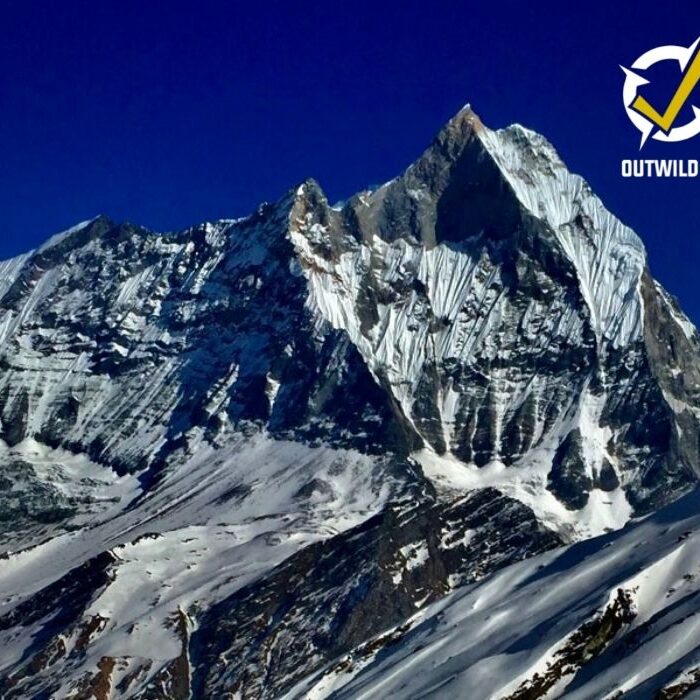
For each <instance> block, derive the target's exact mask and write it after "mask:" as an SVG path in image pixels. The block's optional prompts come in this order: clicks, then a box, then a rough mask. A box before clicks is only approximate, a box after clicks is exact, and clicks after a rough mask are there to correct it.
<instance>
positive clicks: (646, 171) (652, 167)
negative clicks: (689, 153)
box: [622, 159, 698, 177]
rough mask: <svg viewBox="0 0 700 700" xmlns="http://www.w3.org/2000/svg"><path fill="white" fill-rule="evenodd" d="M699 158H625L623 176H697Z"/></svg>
mask: <svg viewBox="0 0 700 700" xmlns="http://www.w3.org/2000/svg"><path fill="white" fill-rule="evenodd" d="M697 176H698V161H697V160H675V159H671V160H653V159H649V160H638V159H635V160H623V161H622V177H697Z"/></svg>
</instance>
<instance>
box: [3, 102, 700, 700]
mask: <svg viewBox="0 0 700 700" xmlns="http://www.w3.org/2000/svg"><path fill="white" fill-rule="evenodd" d="M0 438H1V441H2V442H0V454H2V462H0V486H1V488H0V548H1V550H2V551H3V552H4V554H2V557H3V559H2V560H0V648H3V649H5V650H6V651H5V652H2V653H0V689H2V691H1V692H2V694H3V697H7V698H15V697H16V698H23V697H57V698H63V697H66V698H67V697H70V698H88V697H97V698H112V697H129V698H144V699H145V698H187V697H190V696H191V697H211V698H219V697H231V698H256V699H263V698H265V699H267V698H278V697H280V698H281V697H287V698H290V699H291V698H293V697H299V698H301V697H313V698H321V697H331V696H332V697H335V695H334V693H335V692H336V691H337V692H342V691H341V690H340V688H342V686H343V685H344V683H345V682H346V681H347V682H349V681H350V680H351V679H352V678H353V677H354V675H355V674H356V673H357V672H358V671H359V670H361V669H362V668H364V667H365V666H366V665H368V664H371V663H372V661H373V660H374V659H375V658H377V655H381V654H382V653H383V651H382V650H385V649H386V648H388V647H390V646H392V645H395V644H398V643H401V640H402V639H403V637H404V636H405V635H408V634H409V631H410V629H411V626H412V624H413V622H412V621H413V620H414V618H415V616H416V615H420V614H422V613H421V611H423V610H424V609H427V608H428V607H429V606H431V605H437V604H439V601H440V600H441V599H443V598H445V597H447V598H448V599H449V597H450V596H452V595H457V593H453V591H455V589H460V592H461V590H462V589H463V588H464V587H465V586H466V587H468V586H475V585H479V582H484V581H488V580H489V578H490V577H492V576H494V575H495V574H494V572H496V571H497V570H499V569H503V568H504V567H506V566H509V565H515V566H518V565H517V564H515V563H516V562H519V561H520V560H523V559H530V558H532V557H536V556H545V555H543V554H542V553H543V552H547V551H549V550H554V549H556V548H558V547H561V546H563V545H565V544H566V543H569V542H573V541H575V540H582V539H586V538H589V537H591V536H597V535H601V534H603V533H606V532H612V531H614V530H617V529H619V528H623V527H624V526H625V525H626V524H627V522H628V521H629V520H630V519H633V518H635V517H637V516H641V515H645V514H648V513H651V512H652V511H657V510H659V509H661V508H663V507H665V506H669V507H671V508H672V507H673V506H672V505H670V504H673V503H674V502H675V501H677V500H678V499H679V498H681V496H683V495H684V494H686V493H688V492H690V491H692V490H693V489H694V488H695V487H696V484H697V481H698V475H699V474H700V336H699V335H698V333H697V332H696V330H695V328H694V327H693V326H692V324H691V323H690V322H689V321H688V319H687V318H686V317H685V316H684V315H683V313H682V312H681V310H680V309H679V307H678V305H677V303H676V302H675V300H674V299H672V298H671V297H670V296H669V295H668V294H667V293H666V292H665V291H664V290H663V288H662V287H661V286H660V285H659V284H658V283H657V282H656V281H655V280H654V279H653V278H652V276H651V273H650V271H649V267H648V265H647V260H646V254H645V251H644V247H643V244H642V242H641V241H640V239H639V238H638V237H637V235H636V234H635V233H634V232H633V231H631V230H630V229H629V228H627V227H625V226H624V225H623V224H622V223H621V222H620V221H619V220H618V219H616V218H615V217H614V216H613V215H612V214H611V213H610V212H608V211H607V210H606V209H605V207H604V206H603V204H602V203H601V202H600V200H599V199H598V198H597V197H596V196H595V195H594V194H593V193H592V191H591V190H590V188H589V186H588V185H587V183H586V182H585V181H584V180H583V179H582V178H580V177H579V176H577V175H573V174H571V173H570V172H569V171H568V170H567V168H566V167H565V165H564V164H563V163H562V161H561V160H560V158H559V157H558V155H557V154H556V152H555V151H554V149H553V148H552V146H551V145H550V144H549V143H548V142H547V141H546V140H545V139H544V138H543V137H541V136H539V135H538V134H535V133H533V132H532V131H529V130H528V129H525V128H523V127H521V126H519V125H514V126H511V127H508V128H506V129H502V130H498V131H494V130H490V129H488V128H487V127H485V126H484V125H483V124H482V123H481V121H480V120H479V118H478V117H477V116H476V115H475V114H474V112H473V111H472V110H471V109H470V108H468V107H466V108H464V109H463V110H461V111H460V112H459V113H458V114H457V115H456V116H455V117H454V118H453V119H452V120H451V121H450V122H449V123H448V124H447V125H446V126H445V127H444V128H443V129H442V130H441V131H440V133H439V134H438V135H437V137H436V138H435V140H434V141H433V142H432V143H431V144H430V146H429V147H428V148H427V150H426V151H425V152H424V153H423V154H422V156H421V157H420V158H419V159H418V160H417V161H416V162H415V163H413V164H412V165H411V166H410V167H409V168H408V169H407V170H406V171H405V172H404V173H403V174H402V175H400V176H399V177H397V178H395V179H394V180H392V181H390V182H388V183H386V184H384V185H382V186H381V187H379V188H377V189H374V190H368V191H363V192H360V193H359V194H357V195H356V196H354V197H352V198H351V199H349V200H348V201H347V202H345V203H343V204H342V205H337V206H331V205H330V204H329V202H328V201H327V199H326V197H325V195H324V193H323V191H322V190H321V188H320V186H319V185H318V184H317V183H316V182H314V181H312V180H309V181H306V182H304V183H303V184H301V185H300V186H299V187H297V188H295V189H293V190H292V191H290V192H289V193H288V194H287V195H285V196H284V197H282V198H281V199H280V200H279V201H278V202H276V203H274V204H263V205H261V206H260V207H259V208H258V210H257V211H256V212H255V213H254V214H252V215H251V216H249V217H247V218H244V219H238V220H224V221H217V222H213V223H206V224H203V225H201V226H196V227H194V228H190V229H187V230H185V231H183V232H179V233H168V234H159V233H153V232H150V231H148V230H146V229H143V228H140V227H138V226H134V225H131V224H115V223H113V222H112V221H110V220H109V219H107V218H106V217H98V218H96V219H93V220H91V221H88V222H85V223H83V224H80V225H78V226H76V227H74V228H73V229H71V230H69V231H67V232H64V233H62V234H58V235H57V236H54V237H53V238H52V239H50V240H49V241H48V242H47V243H46V244H44V245H43V246H42V247H40V248H39V249H37V250H35V251H33V252H31V253H29V254H27V255H24V256H21V257H19V258H15V259H13V260H9V261H7V262H4V263H0ZM628 539H629V537H628ZM572 551H577V550H575V549H574V550H572ZM546 556H550V555H546ZM533 561H534V560H533ZM469 590H471V589H469ZM513 595H515V594H513ZM620 600H622V599H620ZM626 600H627V599H626V598H625V599H624V601H626ZM134 601H137V602H136V603H134ZM624 601H623V602H624ZM625 604H626V603H625ZM431 609H432V608H431ZM615 610H617V608H616V609H615ZM628 612H629V611H627V612H626V613H625V615H624V616H623V618H621V619H622V622H621V623H620V624H623V623H624V624H628V623H629V622H631V620H632V618H633V616H630V614H628ZM611 614H613V613H611ZM615 614H616V613H615ZM628 618H629V619H628ZM606 619H607V618H606ZM426 624H428V623H426ZM606 624H607V622H606ZM586 629H588V628H586ZM430 634H431V635H432V634H434V630H433V629H431V632H430ZM154 639H155V640H159V642H160V643H159V644H157V645H154V644H153V640H154ZM601 649H602V647H601ZM470 653H472V654H473V652H470ZM499 653H501V651H499ZM402 663H408V662H407V661H406V660H405V659H404V658H403V657H402ZM319 674H320V675H319ZM341 677H346V681H343V682H341V681H339V680H338V679H339V678H341ZM699 677H700V674H699ZM309 679H315V680H314V681H313V683H314V684H315V685H314V684H311V685H309V683H310V682H311V681H310V680H309ZM319 679H320V680H319ZM331 680H332V682H331ZM511 680H513V679H511ZM530 680H532V679H530ZM555 680H558V676H557V678H556V679H554V678H553V677H552V683H551V684H549V685H547V684H540V685H538V682H535V681H532V682H530V681H528V683H530V684H529V685H527V687H526V690H527V692H529V693H530V694H529V695H527V697H532V698H535V697H541V696H543V695H544V694H545V693H546V692H549V690H550V689H551V687H553V685H554V682H555ZM545 685H546V687H545ZM360 687H361V684H359V685H358V688H360ZM524 687H525V686H524ZM538 687H539V688H540V689H542V688H544V690H543V691H542V693H541V694H537V692H536V688H538ZM660 687H661V686H659V688H660ZM533 688H535V690H533ZM348 692H349V691H348ZM357 692H358V693H359V692H360V691H359V690H358V691H357ZM395 692H396V693H397V694H396V695H392V697H407V698H408V697H412V695H411V689H410V687H404V686H402V689H398V690H396V691H395ZM422 692H425V693H428V695H429V693H430V692H432V691H429V689H428V690H426V689H425V688H424V689H423V691H422ZM440 692H442V691H440ZM484 692H486V691H484ZM494 692H495V691H494V690H493V689H490V690H489V691H488V693H487V694H486V695H484V696H483V697H497V695H493V693H494ZM523 692H525V691H523ZM436 693H437V694H436V697H438V696H440V693H439V692H437V691H436ZM428 695H421V697H427V696H428ZM346 696H347V697H351V696H352V695H347V693H346V694H345V695H342V694H341V695H339V697H346ZM358 696H359V695H358ZM441 697H450V695H449V693H448V694H446V695H442V696H441ZM475 697H477V696H475ZM479 697H481V696H479ZM504 697H505V695H504ZM514 697H515V696H514ZM518 697H520V696H518ZM522 697H525V695H523V696H522Z"/></svg>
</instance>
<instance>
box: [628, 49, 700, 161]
mask: <svg viewBox="0 0 700 700" xmlns="http://www.w3.org/2000/svg"><path fill="white" fill-rule="evenodd" d="M698 47H700V38H699V39H698V40H697V41H696V42H695V43H694V44H693V45H692V46H689V47H688V48H685V47H683V46H659V47H657V48H655V49H651V50H650V51H647V52H646V53H644V54H642V55H641V56H640V57H639V58H638V59H637V60H636V61H635V62H634V63H633V64H632V66H631V69H629V68H625V67H624V66H620V68H622V70H623V71H624V72H625V76H626V78H625V85H624V87H623V89H622V99H623V102H624V105H625V109H626V110H627V116H628V117H629V118H630V121H631V122H632V123H633V124H634V125H635V126H636V127H637V128H638V129H639V130H640V131H641V132H642V142H641V145H640V146H639V148H640V150H641V148H642V146H644V144H645V143H646V141H647V139H648V138H649V136H651V138H653V139H655V140H656V141H665V142H673V141H686V140H687V139H690V138H693V137H694V136H697V135H698V134H700V108H698V107H696V106H694V105H692V109H693V113H694V115H695V117H694V118H693V119H691V120H690V121H689V122H687V123H686V124H681V125H677V124H676V120H677V118H678V116H679V114H680V113H681V110H682V109H683V107H684V106H685V104H686V102H687V101H688V98H689V97H690V95H691V93H692V92H693V89H694V88H695V86H696V85H697V84H698V82H699V81H700V50H699V48H698ZM660 61H677V62H678V65H679V66H680V72H681V78H680V83H679V85H678V87H677V88H676V90H675V92H674V94H673V97H672V98H671V101H670V102H669V103H668V106H667V107H666V108H665V109H664V110H663V112H661V111H659V109H657V107H658V105H657V107H653V106H652V105H651V104H649V102H647V100H646V99H645V98H644V97H642V96H641V95H640V94H639V88H640V87H641V86H642V85H646V84H647V83H649V81H648V80H647V79H646V78H644V77H642V76H641V75H638V74H637V73H635V72H634V71H644V70H647V69H648V68H651V67H652V66H653V65H655V64H657V63H659V62H660Z"/></svg>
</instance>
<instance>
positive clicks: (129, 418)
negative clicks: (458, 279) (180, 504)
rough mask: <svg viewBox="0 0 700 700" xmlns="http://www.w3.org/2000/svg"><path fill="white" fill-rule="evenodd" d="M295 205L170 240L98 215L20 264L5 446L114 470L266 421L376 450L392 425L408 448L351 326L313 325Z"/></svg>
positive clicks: (5, 316)
mask: <svg viewBox="0 0 700 700" xmlns="http://www.w3.org/2000/svg"><path fill="white" fill-rule="evenodd" d="M290 206H291V202H290V201H287V200H283V201H281V202H280V203H278V205H276V206H263V207H261V209H260V210H259V211H258V212H257V213H256V214H255V215H253V216H252V217H250V218H248V219H246V220H244V221H241V222H219V223H217V224H206V225H204V226H201V227H198V228H195V229H192V230H189V231H186V232H184V233H182V234H176V235H158V236H156V235H153V234H149V233H148V232H146V231H144V230H143V229H138V228H135V227H133V226H130V225H120V226H118V225H114V224H112V223H111V222H110V221H108V220H106V219H104V218H99V219H96V220H94V221H92V222H89V223H87V224H85V225H83V226H82V227H80V228H79V229H77V230H75V231H72V232H69V234H68V235H66V236H65V237H62V238H59V239H58V240H56V241H54V242H53V243H50V244H49V245H47V246H44V247H43V248H42V249H40V250H39V251H37V252H36V253H34V254H33V255H31V256H29V257H28V258H26V259H22V260H20V261H18V262H17V263H16V264H15V265H12V266H10V271H9V273H8V277H6V278H5V280H4V283H5V285H6V286H7V287H8V288H7V290H6V292H5V294H4V295H3V296H2V298H1V299H0V353H2V354H1V356H0V365H1V366H2V368H3V371H2V373H1V376H0V417H1V420H2V438H3V439H4V440H5V442H6V443H7V444H8V445H9V446H14V445H17V444H18V443H19V442H21V441H22V440H24V439H25V438H33V439H36V440H38V441H39V442H42V443H44V444H47V445H50V446H55V447H57V446H61V447H67V448H69V449H73V450H75V451H86V452H88V453H89V454H90V455H91V457H92V458H93V459H95V460H96V461H99V462H102V463H104V464H107V465H111V466H113V467H115V468H116V469H117V470H119V471H120V472H127V471H131V472H134V471H142V470H143V469H145V468H147V467H154V468H155V469H157V468H158V467H159V466H161V465H162V464H164V463H166V462H167V461H168V459H169V457H170V456H171V455H172V454H173V453H175V452H178V451H179V452H181V453H182V452H184V453H185V454H186V453H188V452H189V453H191V452H192V451H193V449H194V446H196V444H198V441H199V440H200V439H205V440H207V441H208V442H209V443H214V444H217V443H222V442H226V439H227V438H226V436H227V435H228V434H230V433H231V432H232V431H234V430H238V431H240V430H241V429H243V428H244V427H245V426H246V425H255V424H263V423H264V424H266V425H268V427H269V430H270V432H272V433H273V434H275V435H279V436H285V435H287V434H292V433H293V434H295V435H297V436H299V437H302V438H303V439H306V440H318V439H323V440H324V441H325V442H330V443H333V442H334V441H337V442H339V441H342V442H343V444H345V445H346V446H352V445H353V444H354V443H357V444H360V445H361V446H362V447H363V448H364V449H366V450H368V451H372V450H373V449H374V450H375V451H376V449H377V448H378V444H379V438H378V429H379V426H380V425H381V424H382V423H388V424H389V425H388V427H386V428H385V429H383V430H382V439H381V444H382V446H385V445H386V444H387V442H388V441H389V437H387V436H386V435H384V433H385V432H386V433H392V431H394V433H393V434H394V436H395V441H396V444H397V445H399V444H400V445H402V446H403V445H405V444H407V443H406V441H405V440H403V439H401V435H400V429H399V428H398V427H396V428H394V427H392V425H391V423H392V413H391V410H390V407H389V406H388V403H387V400H386V397H385V396H383V394H382V392H381V390H380V389H379V387H377V386H376V384H375V383H374V381H373V380H372V378H371V376H370V375H369V373H368V372H367V371H366V369H365V367H364V365H363V363H362V361H361V358H360V357H359V356H358V354H357V352H356V351H355V349H354V348H353V347H352V345H351V344H350V343H349V342H348V340H347V338H346V337H345V335H344V334H343V333H341V332H335V333H328V334H326V335H324V336H317V335H314V333H313V327H312V324H311V320H310V318H309V314H308V312H307V311H306V310H305V309H304V299H305V283H304V280H303V279H302V278H300V277H299V276H298V275H295V270H294V267H293V259H292V255H291V252H292V251H291V246H289V244H288V242H287V241H286V239H285V231H286V226H287V218H288V212H289V208H290ZM339 392H340V393H341V394H342V396H343V397H344V399H345V400H344V401H343V402H340V401H338V395H339ZM350 397H357V400H358V401H359V402H361V404H360V405H358V404H353V403H352V402H351V401H348V400H347V399H348V398H350ZM304 407H306V408H304ZM334 419H335V420H334ZM341 433H342V435H341ZM353 436H354V437H353ZM358 436H361V438H359V437H358Z"/></svg>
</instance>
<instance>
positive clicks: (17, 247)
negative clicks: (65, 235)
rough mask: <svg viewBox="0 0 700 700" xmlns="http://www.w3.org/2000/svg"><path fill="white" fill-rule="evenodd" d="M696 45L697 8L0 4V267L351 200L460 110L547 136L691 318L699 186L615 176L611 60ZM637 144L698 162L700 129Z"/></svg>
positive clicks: (204, 1)
mask: <svg viewBox="0 0 700 700" xmlns="http://www.w3.org/2000/svg"><path fill="white" fill-rule="evenodd" d="M699 35H700V3H698V2H697V1H695V0H692V1H691V0H685V2H663V3H661V2H622V1H620V2H600V3H595V2H592V1H587V2H564V1H563V0H561V1H560V2H556V3H554V2H546V3H545V2H525V1H524V0H521V1H520V2H517V3H516V2H510V1H509V0H499V2H496V3H489V2H484V0H480V1H479V2H470V1H468V0H463V1H462V2H449V3H448V2H431V3H427V2H420V3H413V2H408V1H405V2H396V3H382V2H378V1H377V2H361V1H355V2H352V3H342V2H329V1H327V2H324V3H320V2H312V1H310V0H306V1H305V2H294V3H292V2H289V3H265V2H246V3H239V2H233V1H230V2H214V1H210V0H198V2H191V3H185V2H177V1H176V0H171V1H170V2H167V3H166V2H145V1H143V0H141V1H140V2H132V1H131V0H120V1H119V2H114V1H113V0H100V1H99V2H88V0H83V1H81V2H78V1H77V0H60V1H59V0H35V1H34V2H28V1H27V0H0V212H1V213H2V234H1V236H0V258H5V257H9V256H12V255H15V254H17V253H19V252H22V251H26V250H28V249H30V248H32V247H33V246H35V245H36V244H37V243H39V242H40V241H42V240H43V239H45V238H47V237H48V236H49V235H50V234H52V233H54V232H56V231H59V230H62V229H64V228H67V227H69V226H70V225H72V224H74V223H76V222H78V221H81V220H84V219H86V218H90V217H92V216H94V215H96V214H98V213H104V214H107V215H108V216H110V217H111V218H113V219H115V220H118V221H121V220H129V221H133V222H136V223H140V224H143V225H145V226H148V227H151V228H154V229H158V230H170V229H174V228H181V227H184V226H187V225H190V224H193V223H196V222H199V221H203V220H207V219H209V220H211V219H215V218H230V217H236V216H241V215H244V214H247V213H249V212H250V211H251V210H252V209H253V208H254V207H255V206H256V205H257V204H258V203H259V202H260V201H263V200H274V199H276V198H278V197H279V196H281V195H282V194H283V193H284V192H285V191H286V190H287V189H289V188H290V187H291V186H292V185H294V184H295V183H297V182H299V181H301V180H303V179H304V178H306V177H314V178H316V179H317V180H318V181H319V182H320V183H321V185H322V187H323V188H324V189H325V191H326V193H327V194H328V197H329V199H331V200H337V199H342V198H345V197H346V196H348V195H350V194H352V193H354V192H355V191H357V190H359V189H361V188H363V187H365V186H367V185H370V184H374V183H380V182H383V181H385V180H387V179H389V178H391V177H393V176H394V175H396V174H397V173H399V172H400V171H401V170H402V169H403V168H404V167H405V166H406V165H408V164H409V163H410V162H411V161H412V160H414V159H415V158H416V157H417V156H418V155H419V153H420V152H421V151H422V149H423V148H424V147H425V146H426V145H427V143H428V142H429V141H430V139H431V138H432V137H433V135H434V134H435V133H436V132H437V131H438V129H439V128H440V127H441V126H442V124H443V123H444V122H445V121H446V120H447V119H449V117H450V116H452V114H454V113H455V112H456V111H457V110H458V109H459V108H460V107H461V106H462V105H463V104H464V103H465V102H471V104H472V106H473V107H474V109H475V110H476V111H477V113H478V114H479V115H480V116H481V118H482V120H483V121H484V122H485V123H486V124H487V125H488V126H493V127H500V126H505V125H507V124H509V123H512V122H520V123H522V124H524V125H525V126H528V127H531V128H533V129H535V130H537V131H540V132H542V133H543V134H545V135H546V136H547V137H548V138H549V139H550V140H551V141H552V142H553V143H554V145H555V146H556V147H557V149H558V150H559V152H560V154H561V155H562V157H563V158H564V160H565V161H566V162H567V164H568V165H569V167H570V168H571V169H572V170H574V171H576V172H579V173H581V174H582V175H584V176H585V177H586V178H587V179H588V181H589V182H590V183H591V186H592V187H593V189H594V190H595V191H596V192H597V193H598V194H599V195H600V196H601V197H602V198H603V200H604V201H605V202H606V204H607V205H608V207H609V208H610V209H612V210H613V211H614V212H615V213H616V214H617V215H618V216H620V217H621V218H622V219H623V220H624V221H625V222H627V223H628V224H630V225H631V226H633V227H634V228H635V230H637V232H638V233H639V234H640V235H641V236H642V238H643V239H644V241H645V243H646V245H647V249H648V251H649V258H650V262H651V268H652V272H653V273H654V274H655V276H656V277H657V278H659V279H660V280H661V281H662V282H663V283H664V284H665V285H666V287H667V288H668V289H669V290H670V291H671V292H672V293H674V294H675V295H676V296H678V297H679V298H680V300H681V304H682V306H683V307H684V309H685V310H686V311H687V312H688V313H689V314H690V315H691V317H692V318H693V319H694V320H695V321H696V323H700V294H699V292H700V271H699V270H698V267H699V265H698V263H699V262H700V198H699V197H698V190H699V188H700V180H694V181H678V180H673V181H654V180H647V181H638V180H637V181H631V180H623V178H622V177H621V176H620V172H619V170H620V161H621V159H622V158H631V157H637V156H638V154H639V151H638V146H639V132H637V131H636V129H634V127H633V126H632V125H631V124H630V122H629V121H628V119H627V117H626V115H625V112H624V109H623V106H622V96H621V90H622V83H623V77H624V76H623V74H622V71H621V70H620V68H619V64H625V65H629V64H631V63H632V62H633V61H634V59H635V58H637V57H638V56H639V55H640V54H641V53H643V52H644V51H646V50H648V49H650V48H652V47H654V46H659V45H662V44H680V45H685V46H688V45H690V44H691V43H692V42H693V41H694V40H695V39H696V38H697V37H698V36H699ZM669 70H670V68H669V69H668V70H667V69H665V68H663V67H661V68H660V69H659V72H658V74H659V75H660V76H662V78H663V80H657V81H654V82H653V83H652V87H653V88H654V89H653V90H652V91H651V93H650V94H651V95H652V96H654V97H655V99H656V100H657V101H658V102H659V103H663V102H664V100H666V101H668V100H669V99H670V97H671V95H672V93H673V91H674V90H675V88H676V87H677V83H675V84H674V79H675V80H677V76H676V77H675V78H674V75H672V74H671V72H669ZM659 86H661V87H659ZM649 89H650V90H651V88H649ZM694 102H695V104H697V105H699V106H700V89H696V91H695V95H694ZM688 109H689V107H688ZM643 155H644V156H645V157H663V158H689V157H694V158H700V137H697V138H696V139H695V140H693V141H688V142H685V143H684V144H670V145H665V146H662V145H658V144H656V143H650V144H649V146H647V147H645V149H644V151H643Z"/></svg>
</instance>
